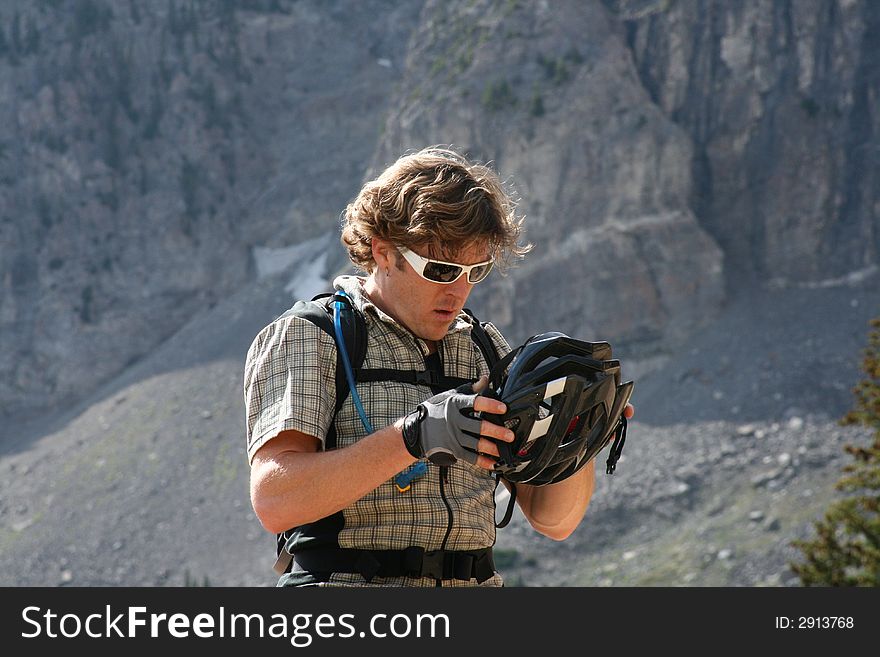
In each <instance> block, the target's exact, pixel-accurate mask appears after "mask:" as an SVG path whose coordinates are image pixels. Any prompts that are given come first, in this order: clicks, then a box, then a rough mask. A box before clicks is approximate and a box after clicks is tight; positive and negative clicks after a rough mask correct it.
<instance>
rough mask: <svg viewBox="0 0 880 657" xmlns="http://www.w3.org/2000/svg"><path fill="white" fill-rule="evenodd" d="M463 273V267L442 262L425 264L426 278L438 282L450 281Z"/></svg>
mask: <svg viewBox="0 0 880 657" xmlns="http://www.w3.org/2000/svg"><path fill="white" fill-rule="evenodd" d="M460 274H461V267H456V266H455V265H447V264H444V263H442V262H429V263H428V264H427V265H425V278H427V279H429V280H432V281H437V282H438V283H450V282H452V281H454V280H455V279H456V278H458V276H459V275H460Z"/></svg>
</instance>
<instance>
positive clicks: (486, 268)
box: [468, 262, 492, 285]
mask: <svg viewBox="0 0 880 657" xmlns="http://www.w3.org/2000/svg"><path fill="white" fill-rule="evenodd" d="M490 271H492V263H491V262H490V263H489V264H486V265H481V266H480V267H474V268H473V269H471V270H470V272H469V273H468V282H469V283H471V284H472V285H473V284H476V283H479V282H480V281H481V280H483V279H484V278H486V276H488V275H489V272H490Z"/></svg>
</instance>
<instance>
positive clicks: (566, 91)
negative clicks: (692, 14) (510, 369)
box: [376, 0, 723, 346]
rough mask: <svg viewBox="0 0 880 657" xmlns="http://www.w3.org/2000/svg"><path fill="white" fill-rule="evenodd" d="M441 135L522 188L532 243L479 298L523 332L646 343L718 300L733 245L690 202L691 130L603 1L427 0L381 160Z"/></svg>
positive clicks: (688, 326)
mask: <svg viewBox="0 0 880 657" xmlns="http://www.w3.org/2000/svg"><path fill="white" fill-rule="evenodd" d="M442 142H446V143H452V144H453V145H454V146H457V147H459V148H462V149H464V150H466V151H467V152H469V153H470V154H472V155H473V156H474V157H476V158H477V159H480V160H490V161H491V162H493V163H494V164H495V166H496V167H497V169H498V170H499V171H500V172H501V173H502V174H503V175H504V176H507V177H510V178H511V179H512V180H513V181H514V182H515V187H516V190H515V191H516V194H517V195H518V196H519V197H520V198H521V199H522V200H521V203H520V206H519V207H520V211H521V213H522V214H524V215H526V218H527V220H526V221H527V224H526V225H527V238H528V240H529V241H531V242H532V243H533V244H534V245H535V249H534V251H533V252H532V253H531V254H530V255H529V256H528V259H527V264H525V265H524V266H523V267H521V268H518V269H515V270H513V271H512V273H511V275H510V277H509V278H508V279H500V280H499V279H497V278H496V280H494V281H493V282H492V283H491V284H489V285H486V286H485V288H484V289H478V290H476V291H475V297H474V299H475V304H477V305H481V306H484V307H488V308H490V313H489V314H490V315H491V316H492V317H493V319H495V320H496V321H499V322H500V323H502V324H504V325H505V326H506V328H508V331H509V333H510V334H511V335H513V336H516V337H517V339H522V338H525V337H527V336H528V335H530V334H534V333H538V332H541V331H546V330H550V329H551V328H552V329H555V330H562V331H565V332H570V333H572V334H574V335H579V336H585V337H591V338H595V339H605V338H609V339H610V338H612V337H613V338H614V339H615V341H616V342H617V343H627V344H629V345H630V346H636V345H639V344H644V345H647V344H651V343H656V341H657V340H658V339H661V338H664V337H670V336H672V335H681V334H684V333H685V332H686V331H687V330H692V329H693V328H694V327H695V326H696V325H699V323H700V321H701V318H704V317H706V316H711V315H712V314H713V313H714V312H715V310H716V309H717V308H718V306H719V304H720V303H721V301H722V297H723V278H722V272H723V267H722V264H723V257H722V253H721V250H720V249H719V248H718V246H717V245H716V244H715V242H714V241H713V240H712V239H711V238H710V237H709V235H708V234H707V233H706V232H705V231H704V230H703V229H702V228H701V227H700V224H699V223H698V222H697V220H696V218H695V216H694V213H693V212H692V210H691V207H690V205H689V202H690V198H691V196H692V176H691V161H692V159H693V153H692V145H691V140H690V139H689V137H688V135H687V134H686V132H685V131H683V130H682V129H681V128H680V127H678V126H677V125H675V123H673V122H672V121H671V120H670V119H669V118H668V117H667V116H665V115H664V114H663V112H661V111H660V109H659V108H658V107H657V105H656V104H655V103H654V102H653V100H652V99H651V97H650V96H649V95H648V93H647V92H646V91H645V89H644V87H643V86H642V83H641V81H640V79H639V76H638V73H637V70H636V67H635V66H634V63H633V59H632V57H631V55H630V51H629V49H628V48H627V43H626V33H625V31H624V29H623V25H622V24H621V23H620V22H619V21H618V20H616V19H615V18H614V17H613V16H612V15H611V14H609V13H608V12H607V11H606V9H605V8H604V7H603V5H602V4H600V3H599V2H595V3H590V2H587V3H584V2H554V3H495V2H489V1H488V0H487V1H485V2H476V3H474V2H440V1H437V2H428V3H427V4H426V6H425V9H424V11H423V13H422V18H421V23H420V25H419V27H418V29H417V30H416V32H415V33H414V35H413V38H412V41H411V45H410V49H409V54H408V58H407V70H406V74H405V77H404V80H403V83H402V84H401V87H400V91H399V92H398V96H397V97H396V98H395V101H394V102H392V110H391V112H390V113H389V118H388V122H387V124H386V129H385V137H384V139H383V140H382V142H381V144H380V148H379V153H378V156H377V161H376V165H377V166H378V165H380V164H383V163H386V162H387V161H389V160H391V159H393V157H394V155H395V154H396V153H400V152H402V151H403V150H405V149H409V148H415V147H418V146H419V145H421V144H425V143H442Z"/></svg>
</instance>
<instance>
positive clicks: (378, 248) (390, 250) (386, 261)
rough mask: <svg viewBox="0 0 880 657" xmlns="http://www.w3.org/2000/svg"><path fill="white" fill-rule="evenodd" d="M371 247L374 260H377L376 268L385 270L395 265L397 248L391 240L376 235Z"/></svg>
mask: <svg viewBox="0 0 880 657" xmlns="http://www.w3.org/2000/svg"><path fill="white" fill-rule="evenodd" d="M370 248H371V249H372V251H373V260H374V261H375V262H376V268H377V269H378V270H379V271H385V270H386V269H390V268H391V267H394V265H395V260H394V253H395V251H396V249H395V247H394V245H393V244H392V243H391V242H388V241H386V240H383V239H381V238H379V237H374V238H373V239H372V240H371V242H370Z"/></svg>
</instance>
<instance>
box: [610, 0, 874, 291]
mask: <svg viewBox="0 0 880 657" xmlns="http://www.w3.org/2000/svg"><path fill="white" fill-rule="evenodd" d="M610 4H611V5H612V6H613V8H614V10H615V11H616V12H617V15H618V17H619V18H620V19H623V22H624V25H625V27H626V31H627V42H628V43H629V44H630V47H631V48H632V52H633V55H634V57H635V61H636V65H637V67H638V71H639V77H640V79H641V80H642V82H643V85H644V88H645V89H646V90H647V91H648V92H649V94H650V96H651V98H652V99H653V100H654V101H655V102H656V103H657V105H658V106H659V107H660V108H661V109H662V111H663V113H664V114H665V115H666V116H668V117H669V118H670V119H671V120H672V121H674V122H675V123H676V124H677V125H679V126H681V128H683V129H684V130H685V131H686V132H687V134H688V135H689V137H690V138H691V142H692V144H693V149H694V156H693V159H692V166H691V172H692V176H693V181H694V184H693V204H692V207H693V209H694V211H695V213H696V215H697V217H698V218H699V220H700V223H701V224H702V225H703V226H704V227H705V228H706V230H708V231H709V233H710V234H711V235H712V236H713V237H714V238H715V239H716V240H717V241H718V243H719V244H720V245H721V247H722V248H723V249H724V252H725V255H726V263H727V269H728V274H729V275H730V277H731V278H734V277H739V276H742V275H750V276H753V277H757V278H758V279H759V280H767V279H778V280H780V281H785V282H796V281H805V280H809V281H817V280H820V279H823V278H828V277H840V276H842V275H845V274H848V273H851V272H853V271H858V270H862V269H867V268H876V267H877V264H878V252H880V222H878V208H880V205H878V203H880V179H878V175H880V174H878V171H880V168H878V166H877V164H878V162H880V160H878V154H880V6H878V5H877V3H876V2H853V1H850V0H807V1H806V2H791V1H786V2H758V1H752V2H736V3H728V2H713V1H709V2H650V3H630V2H613V3H610ZM637 4H638V5H641V6H639V7H637V6H636V5H637Z"/></svg>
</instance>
